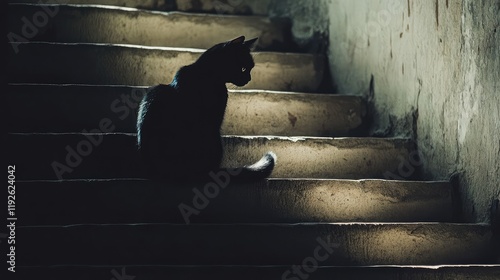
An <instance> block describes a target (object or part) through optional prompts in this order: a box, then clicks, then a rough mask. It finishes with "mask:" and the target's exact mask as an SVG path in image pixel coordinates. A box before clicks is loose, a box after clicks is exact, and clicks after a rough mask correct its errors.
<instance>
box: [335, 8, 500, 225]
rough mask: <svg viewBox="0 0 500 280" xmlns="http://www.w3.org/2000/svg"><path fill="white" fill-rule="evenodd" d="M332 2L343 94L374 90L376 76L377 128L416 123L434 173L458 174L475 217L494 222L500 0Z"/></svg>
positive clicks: (499, 184) (402, 128)
mask: <svg viewBox="0 0 500 280" xmlns="http://www.w3.org/2000/svg"><path fill="white" fill-rule="evenodd" d="M327 3H328V5H329V7H330V12H329V16H330V46H331V47H330V55H329V57H330V58H329V59H330V67H331V69H332V73H333V78H334V80H335V82H336V84H337V86H338V89H339V90H340V92H354V93H360V94H362V93H365V92H366V91H367V90H368V88H369V85H370V78H371V75H373V76H374V84H375V97H374V98H375V99H374V101H375V110H376V113H377V114H376V115H375V124H376V127H378V128H379V129H380V130H381V131H389V132H390V131H393V134H396V135H407V134H408V133H409V132H411V131H413V130H414V131H415V134H416V136H417V137H418V138H417V139H418V145H419V147H420V149H421V151H422V152H423V154H424V156H425V165H424V171H425V174H426V178H434V179H439V178H447V177H448V176H450V175H451V174H454V173H458V174H459V175H460V177H459V178H460V180H459V183H460V189H461V198H462V202H463V205H464V216H465V218H466V220H468V221H487V220H488V215H489V212H490V211H489V208H490V206H491V203H492V201H493V199H494V198H495V197H498V195H499V193H500V134H499V133H498V131H500V95H499V94H498V93H499V91H500V72H499V69H500V30H499V28H500V17H499V14H500V3H499V1H489V0H479V1H476V0H464V1H448V0H446V1H444V0H439V1H437V0H436V1H415V0H408V1H395V0H394V1H388V0H374V1H365V2H359V1H350V0H331V1H327ZM416 112H418V114H416V115H418V119H417V121H416V122H415V126H412V122H413V121H412V120H411V118H408V116H411V115H413V114H414V113H416Z"/></svg>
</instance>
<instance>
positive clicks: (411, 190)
mask: <svg viewBox="0 0 500 280" xmlns="http://www.w3.org/2000/svg"><path fill="white" fill-rule="evenodd" d="M224 181H225V179H224V178H222V181H219V182H221V183H217V186H219V194H218V195H216V196H215V197H213V198H211V196H212V195H211V194H210V193H209V196H208V197H207V195H206V194H201V195H200V193H204V192H205V190H204V187H205V185H204V184H188V183H186V184H170V185H169V184H159V183H154V182H150V181H142V180H74V181H29V182H18V183H17V186H18V191H17V193H16V195H17V198H18V200H19V201H22V202H23V204H26V205H30V207H29V208H19V209H17V215H18V216H19V217H23V218H22V220H20V221H19V223H21V224H23V225H43V224H46V225H56V224H57V225H65V224H66V225H67V224H84V223H99V224H109V223H155V222H164V223H165V222H168V223H242V222H244V223H263V222H271V223H297V222H353V221H360V222H375V221H376V222H423V221H426V222H427V221H433V222H451V221H452V220H453V216H452V209H453V207H452V189H451V186H450V184H449V183H448V182H406V181H386V180H360V181H353V180H292V179H272V180H269V181H267V180H266V181H262V182H258V183H252V184H230V183H228V184H227V185H226V184H225V183H224ZM194 189H196V190H197V191H199V192H195V191H194ZM68 198H71V199H68ZM200 201H201V202H200ZM195 203H196V204H195ZM199 203H201V205H199ZM205 203H207V204H206V205H205ZM181 204H184V205H186V206H188V207H191V208H193V209H196V210H199V211H200V212H199V213H198V214H193V215H187V214H186V215H182V214H181V211H180V209H179V205H181ZM196 205H198V206H196ZM60 209H64V211H60Z"/></svg>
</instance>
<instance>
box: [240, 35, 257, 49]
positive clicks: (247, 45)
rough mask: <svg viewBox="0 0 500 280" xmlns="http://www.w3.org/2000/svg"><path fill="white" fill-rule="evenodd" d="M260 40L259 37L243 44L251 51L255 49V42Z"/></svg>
mask: <svg viewBox="0 0 500 280" xmlns="http://www.w3.org/2000/svg"><path fill="white" fill-rule="evenodd" d="M258 39H259V38H258V37H257V38H253V39H250V40H248V41H245V42H243V45H244V46H246V47H248V48H249V49H253V48H254V47H255V46H254V45H255V42H257V40H258Z"/></svg>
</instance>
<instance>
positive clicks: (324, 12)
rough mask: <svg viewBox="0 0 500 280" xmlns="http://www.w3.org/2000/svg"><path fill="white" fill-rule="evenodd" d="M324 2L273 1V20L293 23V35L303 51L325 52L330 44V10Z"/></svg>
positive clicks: (315, 0)
mask: <svg viewBox="0 0 500 280" xmlns="http://www.w3.org/2000/svg"><path fill="white" fill-rule="evenodd" d="M327 7H328V6H327V3H326V2H325V1H324V0H312V1H311V0H271V1H270V3H269V11H268V14H269V16H270V17H271V18H286V19H290V21H291V31H292V32H291V33H292V34H291V35H292V37H293V39H294V41H295V42H296V44H297V47H298V48H299V49H300V50H302V51H308V52H324V51H325V50H326V46H327V43H328V38H327V36H328V9H327Z"/></svg>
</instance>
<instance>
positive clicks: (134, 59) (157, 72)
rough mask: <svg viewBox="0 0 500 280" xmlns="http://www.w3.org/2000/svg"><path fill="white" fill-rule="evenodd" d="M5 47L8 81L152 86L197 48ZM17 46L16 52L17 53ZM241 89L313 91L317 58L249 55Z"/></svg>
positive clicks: (319, 72) (318, 75)
mask: <svg viewBox="0 0 500 280" xmlns="http://www.w3.org/2000/svg"><path fill="white" fill-rule="evenodd" d="M11 46H13V47H12V48H9V51H10V55H9V63H8V67H9V73H8V81H9V82H10V83H53V84H96V85H132V86H151V85H156V84H160V83H163V84H168V83H170V82H171V81H172V78H173V76H174V74H175V73H176V72H177V71H178V70H179V68H180V67H182V66H185V65H188V64H191V63H192V62H194V61H195V60H196V59H197V58H198V57H199V55H200V54H201V52H202V50H189V49H172V48H170V49H169V48H139V47H127V46H116V45H111V46H107V45H95V44H71V45H68V44H57V43H17V44H11ZM16 50H17V53H16ZM253 56H254V60H255V63H256V66H255V68H254V69H253V70H252V81H251V82H250V83H248V84H247V85H246V86H245V87H244V88H245V89H267V90H283V91H304V92H312V91H315V90H317V89H318V87H319V84H320V83H321V80H322V77H323V67H324V61H323V58H322V56H315V55H308V54H280V53H265V52H264V53H254V54H253Z"/></svg>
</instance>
